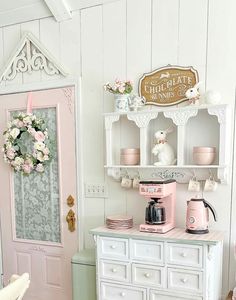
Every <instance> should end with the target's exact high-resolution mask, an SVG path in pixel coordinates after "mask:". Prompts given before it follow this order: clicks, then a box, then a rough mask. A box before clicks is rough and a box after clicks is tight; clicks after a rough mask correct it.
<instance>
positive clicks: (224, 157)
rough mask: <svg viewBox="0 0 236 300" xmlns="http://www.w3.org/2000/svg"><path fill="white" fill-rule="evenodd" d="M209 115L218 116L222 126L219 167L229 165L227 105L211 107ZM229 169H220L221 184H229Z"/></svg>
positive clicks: (228, 118) (228, 116)
mask: <svg viewBox="0 0 236 300" xmlns="http://www.w3.org/2000/svg"><path fill="white" fill-rule="evenodd" d="M207 110H208V113H209V115H212V116H216V117H217V120H218V123H219V124H220V136H219V141H220V142H219V165H228V163H229V159H230V151H229V149H230V144H229V143H230V134H229V133H230V130H229V128H230V127H229V126H230V115H229V110H228V109H227V106H226V105H222V106H218V107H209V108H208V109H207ZM227 177H228V169H227V168H225V169H218V178H219V179H220V180H221V183H227V180H228V178H227Z"/></svg>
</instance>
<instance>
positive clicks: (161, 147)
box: [152, 127, 176, 166]
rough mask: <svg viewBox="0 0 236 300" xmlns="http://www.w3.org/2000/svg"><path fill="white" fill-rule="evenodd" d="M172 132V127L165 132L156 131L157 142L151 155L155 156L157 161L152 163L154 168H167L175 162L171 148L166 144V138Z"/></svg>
mask: <svg viewBox="0 0 236 300" xmlns="http://www.w3.org/2000/svg"><path fill="white" fill-rule="evenodd" d="M172 131H173V127H169V128H168V129H166V130H158V131H157V132H156V133H155V138H156V140H157V142H156V145H155V146H154V147H153V148H152V153H153V154H154V155H155V156H157V158H158V161H157V162H155V163H154V165H155V166H169V165H174V164H175V162H176V158H175V154H174V150H173V148H172V147H171V146H170V145H169V144H168V142H167V140H166V136H167V134H168V133H170V132H172Z"/></svg>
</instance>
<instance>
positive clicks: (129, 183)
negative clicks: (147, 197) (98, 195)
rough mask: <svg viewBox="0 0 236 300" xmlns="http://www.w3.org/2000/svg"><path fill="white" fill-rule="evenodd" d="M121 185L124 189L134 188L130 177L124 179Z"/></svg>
mask: <svg viewBox="0 0 236 300" xmlns="http://www.w3.org/2000/svg"><path fill="white" fill-rule="evenodd" d="M120 185H121V186H122V187H123V188H127V189H129V188H131V186H132V179H131V178H130V177H129V176H125V177H122V179H121V183H120Z"/></svg>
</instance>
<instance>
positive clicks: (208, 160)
mask: <svg viewBox="0 0 236 300" xmlns="http://www.w3.org/2000/svg"><path fill="white" fill-rule="evenodd" d="M214 159H215V153H214V152H194V153H193V161H194V162H195V164H197V165H211V164H212V163H213V161H214Z"/></svg>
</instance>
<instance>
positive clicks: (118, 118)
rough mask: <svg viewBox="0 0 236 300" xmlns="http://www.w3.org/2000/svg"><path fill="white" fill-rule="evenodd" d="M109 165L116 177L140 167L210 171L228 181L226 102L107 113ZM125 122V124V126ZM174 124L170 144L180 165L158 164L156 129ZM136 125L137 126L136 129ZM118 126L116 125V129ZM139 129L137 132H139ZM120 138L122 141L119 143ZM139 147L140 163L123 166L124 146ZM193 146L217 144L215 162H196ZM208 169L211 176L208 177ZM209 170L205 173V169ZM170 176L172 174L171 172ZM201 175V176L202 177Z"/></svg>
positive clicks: (228, 119) (228, 125)
mask: <svg viewBox="0 0 236 300" xmlns="http://www.w3.org/2000/svg"><path fill="white" fill-rule="evenodd" d="M104 118H105V130H106V166H105V168H107V169H108V175H110V176H113V177H114V178H117V177H118V176H119V172H120V174H121V172H122V169H127V170H139V169H140V170H141V171H143V170H144V169H147V170H148V169H149V170H152V171H155V172H156V171H159V170H180V171H181V172H182V173H184V172H185V170H190V169H192V170H193V172H195V170H209V172H213V171H214V172H215V176H216V177H217V178H218V179H219V180H220V181H221V182H222V183H227V178H228V164H229V130H228V129H229V128H230V113H229V107H228V105H226V104H220V105H201V106H185V107H171V108H170V107H168V108H163V107H161V108H157V107H145V110H142V111H139V112H128V113H117V112H114V113H105V114H104ZM122 124H123V125H122ZM169 125H172V126H174V128H175V131H174V133H173V134H171V135H173V137H171V135H170V138H169V136H168V143H170V144H171V146H172V147H173V148H174V149H175V152H176V157H177V164H176V165H170V166H160V167H156V166H155V165H153V163H154V161H155V158H154V157H153V155H152V154H151V149H152V147H153V143H154V132H155V131H157V130H160V129H165V128H166V127H168V126H169ZM134 126H135V128H134ZM115 127H116V128H115ZM137 130H138V134H137ZM117 139H118V140H119V142H117ZM137 146H138V147H139V148H140V165H134V166H133V165H132V166H128V165H121V164H120V160H119V155H120V149H121V148H126V147H127V148H134V147H135V148H136V147H137ZM194 146H214V147H216V150H217V153H216V158H215V161H214V164H212V165H194V164H193V161H192V149H193V147H194ZM209 172H208V175H207V176H209ZM205 173H206V172H205ZM170 176H171V175H170ZM200 177H202V176H200Z"/></svg>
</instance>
